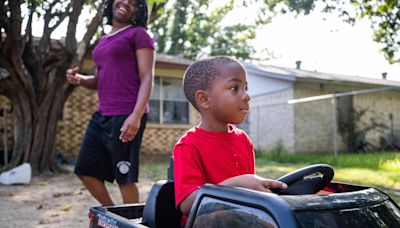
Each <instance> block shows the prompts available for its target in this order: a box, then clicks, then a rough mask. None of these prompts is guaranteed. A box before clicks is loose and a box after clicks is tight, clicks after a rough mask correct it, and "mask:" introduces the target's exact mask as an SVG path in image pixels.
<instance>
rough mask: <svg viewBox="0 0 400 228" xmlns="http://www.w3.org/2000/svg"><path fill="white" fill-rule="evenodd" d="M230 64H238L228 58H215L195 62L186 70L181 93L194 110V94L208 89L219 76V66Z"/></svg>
mask: <svg viewBox="0 0 400 228" xmlns="http://www.w3.org/2000/svg"><path fill="white" fill-rule="evenodd" d="M232 62H235V63H239V62H238V61H237V60H236V59H233V58H231V57H228V56H215V57H211V58H206V59H203V60H199V61H196V62H194V63H192V64H191V65H190V66H189V67H188V68H187V70H186V72H185V75H184V76H183V92H184V93H185V96H186V98H187V99H188V100H189V101H190V103H191V104H192V105H193V106H194V107H195V108H196V109H197V106H196V98H195V94H196V92H197V91H198V90H206V89H208V88H209V87H210V85H211V83H212V81H213V80H214V79H215V78H216V77H217V76H219V74H220V71H221V66H224V65H226V64H228V63H232ZM239 64H240V63H239Z"/></svg>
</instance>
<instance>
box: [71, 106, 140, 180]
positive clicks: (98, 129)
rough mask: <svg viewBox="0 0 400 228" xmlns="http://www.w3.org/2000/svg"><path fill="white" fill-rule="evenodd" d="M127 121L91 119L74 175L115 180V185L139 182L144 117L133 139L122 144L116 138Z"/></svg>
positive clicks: (117, 117) (112, 117)
mask: <svg viewBox="0 0 400 228" xmlns="http://www.w3.org/2000/svg"><path fill="white" fill-rule="evenodd" d="M127 117H128V115H121V116H103V115H101V114H100V113H99V112H95V113H94V114H93V115H92V119H91V120H90V122H89V125H88V127H87V129H86V133H85V138H84V140H83V143H82V146H81V150H80V152H79V156H78V160H77V163H76V166H75V174H77V175H79V176H92V177H96V178H98V179H100V180H106V181H109V182H113V181H114V179H116V180H117V183H118V184H125V183H131V182H138V175H139V149H140V144H141V141H142V136H143V131H144V128H145V126H146V122H147V114H146V113H145V114H144V115H143V117H142V120H141V124H140V129H139V131H138V133H137V134H136V136H135V138H134V139H133V140H132V141H128V142H125V143H124V142H122V141H121V140H120V139H119V136H120V134H121V131H120V129H121V127H122V124H123V123H124V121H125V119H126V118H127Z"/></svg>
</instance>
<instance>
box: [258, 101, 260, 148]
mask: <svg viewBox="0 0 400 228" xmlns="http://www.w3.org/2000/svg"><path fill="white" fill-rule="evenodd" d="M257 150H260V106H257Z"/></svg>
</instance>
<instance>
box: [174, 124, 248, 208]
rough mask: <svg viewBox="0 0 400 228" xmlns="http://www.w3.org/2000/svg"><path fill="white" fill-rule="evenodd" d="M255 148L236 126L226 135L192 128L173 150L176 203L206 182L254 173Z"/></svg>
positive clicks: (218, 181)
mask: <svg viewBox="0 0 400 228" xmlns="http://www.w3.org/2000/svg"><path fill="white" fill-rule="evenodd" d="M253 149H254V146H253V144H252V142H251V141H250V139H249V137H248V136H247V134H246V133H245V132H244V131H243V130H240V129H238V128H236V127H232V130H231V131H230V132H228V133H225V132H209V131H206V130H203V129H200V128H198V127H194V128H192V129H190V130H189V131H187V132H186V134H185V135H183V136H182V138H181V139H180V140H179V141H178V143H177V144H176V145H175V147H174V152H173V155H174V183H175V203H176V206H178V205H179V204H180V203H181V202H182V200H184V199H185V198H186V197H187V196H188V195H189V194H190V193H192V192H193V191H195V190H197V189H199V188H200V187H201V186H203V185H204V184H206V183H210V184H218V183H220V182H222V181H223V180H225V179H228V178H231V177H234V176H238V175H242V174H255V160H254V151H253Z"/></svg>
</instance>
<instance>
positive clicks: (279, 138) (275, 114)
mask: <svg viewBox="0 0 400 228" xmlns="http://www.w3.org/2000/svg"><path fill="white" fill-rule="evenodd" d="M292 98H293V90H292V89H291V88H289V89H286V90H281V91H276V92H273V93H267V94H263V95H259V96H253V97H251V105H250V107H251V108H250V114H249V115H250V132H249V136H250V139H251V140H252V141H253V143H254V147H255V148H256V149H260V150H263V151H270V150H272V149H273V148H274V147H275V146H276V145H277V144H278V143H279V142H280V143H282V145H283V146H284V147H285V149H286V150H288V151H294V144H295V141H294V116H293V113H294V112H293V106H290V105H287V100H290V99H292Z"/></svg>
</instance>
